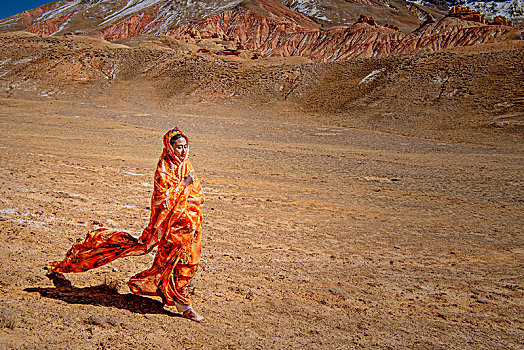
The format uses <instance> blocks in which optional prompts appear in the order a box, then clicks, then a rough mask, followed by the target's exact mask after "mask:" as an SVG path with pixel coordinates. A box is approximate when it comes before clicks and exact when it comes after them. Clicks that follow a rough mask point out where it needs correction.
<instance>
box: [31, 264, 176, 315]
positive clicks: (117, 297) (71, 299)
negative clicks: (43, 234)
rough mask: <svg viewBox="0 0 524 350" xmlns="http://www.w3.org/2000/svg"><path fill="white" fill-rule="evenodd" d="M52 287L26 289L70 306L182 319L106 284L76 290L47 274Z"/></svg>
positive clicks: (55, 275) (58, 275)
mask: <svg viewBox="0 0 524 350" xmlns="http://www.w3.org/2000/svg"><path fill="white" fill-rule="evenodd" d="M46 277H47V278H49V279H50V280H51V281H52V282H53V284H54V287H47V288H42V287H38V288H26V289H24V291H26V292H29V293H34V292H36V293H40V295H41V296H42V297H45V298H51V299H58V300H62V301H65V302H66V303H70V304H90V305H96V306H106V307H116V308H119V309H126V310H129V311H131V312H135V313H139V314H164V315H169V316H175V317H182V316H181V315H179V314H176V313H173V312H169V311H167V310H165V309H164V308H163V304H162V303H161V302H160V301H158V300H154V299H151V298H146V297H142V296H139V295H136V294H131V293H127V294H120V293H118V291H117V290H116V288H114V287H111V286H110V285H108V284H107V283H103V284H101V285H98V286H93V287H84V288H78V287H75V286H73V285H72V283H71V281H69V280H68V279H67V278H66V277H65V276H64V275H63V274H61V273H49V274H47V275H46Z"/></svg>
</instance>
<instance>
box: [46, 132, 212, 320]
mask: <svg viewBox="0 0 524 350" xmlns="http://www.w3.org/2000/svg"><path fill="white" fill-rule="evenodd" d="M188 153H189V151H188V139H187V137H186V136H185V135H184V134H183V133H182V132H181V131H180V130H179V129H178V128H177V127H175V128H174V129H172V130H169V131H168V132H167V133H166V134H165V135H164V149H163V151H162V155H161V156H160V159H159V161H158V165H157V169H156V172H155V185H154V192H153V197H152V198H151V217H150V220H149V225H148V226H147V227H146V228H145V229H144V231H143V233H142V235H141V236H140V238H139V239H136V238H134V237H133V236H131V235H130V234H128V233H125V232H120V231H115V230H110V229H107V228H100V229H98V230H95V231H92V232H89V233H88V234H87V237H86V239H85V241H84V242H83V243H81V244H75V245H73V247H72V248H71V249H70V250H69V251H68V252H67V253H66V257H65V259H64V260H63V261H56V262H52V263H49V264H48V265H47V268H48V269H49V271H50V273H60V272H64V273H67V272H83V271H87V270H89V269H92V268H96V267H99V266H102V265H105V264H107V263H108V262H111V261H113V260H115V259H117V258H121V257H125V256H130V255H143V254H147V253H148V252H150V251H151V250H152V249H153V248H154V247H157V252H156V256H155V260H154V262H153V265H152V266H151V268H149V269H148V270H145V271H143V272H141V273H139V274H137V275H135V276H134V277H132V278H131V279H130V280H129V282H127V284H128V285H129V288H130V289H131V291H132V292H133V293H135V294H139V295H156V296H160V297H161V298H162V300H163V302H164V306H165V307H166V308H176V310H178V311H179V312H182V313H183V315H184V317H186V318H188V319H190V320H193V321H196V322H201V323H204V322H207V320H206V319H205V318H204V317H202V316H200V315H199V314H198V313H196V312H195V310H193V308H192V306H191V301H190V299H189V293H188V285H189V280H190V279H191V277H193V276H194V275H195V273H196V271H197V268H198V264H199V263H200V247H201V234H202V203H203V202H204V193H203V191H202V187H201V186H200V183H199V182H198V179H197V178H196V176H195V171H194V170H193V167H192V165H191V163H190V162H189V159H188Z"/></svg>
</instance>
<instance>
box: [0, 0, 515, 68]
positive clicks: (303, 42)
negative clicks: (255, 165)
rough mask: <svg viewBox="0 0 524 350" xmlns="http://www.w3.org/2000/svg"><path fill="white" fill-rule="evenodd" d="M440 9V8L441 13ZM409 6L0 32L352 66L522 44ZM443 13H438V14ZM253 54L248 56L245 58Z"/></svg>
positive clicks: (77, 17)
mask: <svg viewBox="0 0 524 350" xmlns="http://www.w3.org/2000/svg"><path fill="white" fill-rule="evenodd" d="M439 4H440V5H439ZM439 4H429V3H424V4H417V3H414V2H409V1H404V0H352V1H346V0H310V1H303V0H284V1H283V2H281V1H276V0H229V1H217V0H207V1H186V0H173V1H165V0H128V1H124V0H114V1H110V0H69V1H56V2H53V3H50V4H47V5H44V6H42V7H39V8H36V9H33V10H31V11H25V12H24V13H21V14H18V15H15V16H12V17H10V18H8V19H5V20H2V21H0V32H8V31H20V30H23V31H27V32H30V33H35V34H42V35H67V34H83V35H89V36H93V37H97V38H101V39H105V40H109V41H115V40H122V39H127V38H131V37H135V36H142V35H167V36H170V37H172V38H174V39H177V40H181V41H185V42H187V43H194V44H199V45H201V46H202V47H203V49H204V50H209V52H211V53H218V54H233V55H240V54H243V55H244V56H249V57H251V58H256V57H260V56H262V57H275V56H276V57H288V56H302V57H305V58H308V59H324V60H348V59H353V58H357V57H376V56H387V55H392V54H409V53H414V52H419V51H438V50H441V49H444V48H448V47H456V46H471V45H477V44H480V43H489V42H495V41H501V40H513V39H517V40H518V39H521V38H522V29H519V28H514V27H512V26H511V22H510V21H507V20H506V19H505V18H503V17H496V18H495V19H494V20H493V22H491V21H490V20H486V18H485V16H484V17H483V16H482V15H481V14H480V13H476V12H475V11H471V10H469V9H468V8H466V7H457V8H458V10H457V9H456V8H452V9H451V10H452V11H451V12H450V13H449V14H447V15H446V12H443V11H442V9H441V8H444V7H445V4H443V3H439ZM437 5H439V6H440V8H439V6H437ZM246 52H249V53H246Z"/></svg>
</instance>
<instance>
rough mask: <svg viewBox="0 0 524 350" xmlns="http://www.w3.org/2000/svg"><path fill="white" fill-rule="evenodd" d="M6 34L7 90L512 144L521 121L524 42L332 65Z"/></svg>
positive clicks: (159, 42)
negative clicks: (216, 108) (234, 110)
mask: <svg viewBox="0 0 524 350" xmlns="http://www.w3.org/2000/svg"><path fill="white" fill-rule="evenodd" d="M0 40H1V41H2V45H1V49H0V50H1V51H0V52H1V55H2V58H3V60H2V62H1V63H2V64H1V67H0V74H1V75H2V77H1V78H0V79H1V81H2V94H3V95H4V96H13V97H16V96H21V95H24V94H28V93H32V94H36V95H39V96H44V97H45V98H51V99H56V98H61V96H62V95H67V96H74V97H80V96H89V97H94V96H103V95H105V94H107V95H111V94H118V96H119V98H125V99H128V100H133V98H135V97H136V98H138V99H147V100H148V101H156V102H155V103H156V104H157V105H158V106H164V107H166V106H169V105H171V104H180V103H185V104H194V103H208V104H209V103H211V104H212V103H216V104H220V105H230V106H237V105H249V106H252V108H254V109H255V110H258V111H260V112H264V113H267V114H268V115H269V116H283V117H286V118H299V117H300V116H301V115H302V114H305V115H308V116H309V118H314V119H316V120H317V121H318V122H320V123H322V124H326V125H333V126H346V127H351V126H353V127H354V126H358V127H364V128H370V129H381V130H389V131H395V132H409V133H411V134H413V135H420V136H424V137H446V138H450V137H451V138H459V139H464V140H467V139H468V138H469V139H475V138H477V137H478V135H490V137H495V139H494V140H498V139H499V138H500V139H501V142H503V140H507V139H506V136H503V135H504V134H505V133H503V134H500V133H501V129H500V128H498V127H501V128H502V127H503V128H504V130H506V131H505V132H510V133H511V132H514V131H516V130H518V131H521V130H522V111H523V99H522V98H523V81H524V76H523V74H524V73H523V72H524V64H523V62H524V57H523V54H524V51H523V50H522V47H523V42H522V41H520V40H517V41H506V42H503V43H499V44H492V45H483V46H478V49H477V51H472V50H459V49H454V50H448V51H445V52H440V53H433V54H430V53H427V54H417V55H407V56H389V57H383V58H375V59H363V60H354V61H349V62H339V63H329V64H328V63H320V62H310V63H307V62H297V61H295V62H294V61H293V60H289V59H285V60H283V59H277V58H274V59H259V60H255V61H253V60H250V59H242V58H238V57H236V56H223V53H222V50H223V49H224V47H223V46H221V45H220V44H218V43H214V45H215V46H216V48H215V49H216V51H215V52H216V53H213V52H212V51H210V50H209V49H211V50H213V48H212V47H211V46H212V45H211V44H209V43H208V46H207V47H208V49H203V48H202V44H201V45H200V46H199V45H196V44H192V45H191V44H187V43H184V42H181V41H178V40H174V39H171V38H169V37H157V36H151V37H148V36H145V37H137V38H134V39H126V40H122V41H119V42H107V41H104V40H99V39H94V38H90V37H82V36H65V37H59V36H54V37H41V36H37V35H33V34H23V33H12V34H3V35H1V36H0ZM136 86H140V89H139V91H137V90H136ZM503 120H507V122H503ZM497 126H498V127H497ZM408 130H409V131H408ZM518 134H519V132H517V133H516V134H515V135H516V136H517V135H518ZM468 135H469V136H468ZM497 135H498V136H497ZM486 141H487V140H486ZM491 142H498V141H491Z"/></svg>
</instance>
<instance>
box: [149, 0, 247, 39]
mask: <svg viewBox="0 0 524 350" xmlns="http://www.w3.org/2000/svg"><path fill="white" fill-rule="evenodd" d="M241 2H242V0H234V1H227V2H226V3H224V1H220V0H216V1H208V2H202V1H192V0H172V1H165V2H164V3H163V4H162V5H161V6H160V8H159V9H158V11H157V15H156V18H155V20H154V21H152V23H155V25H156V27H155V29H154V30H152V31H151V32H149V34H165V33H166V32H167V31H168V29H169V28H172V27H173V26H177V25H180V24H182V22H183V21H184V20H186V19H187V18H188V17H192V18H194V19H199V18H202V17H206V16H209V15H212V14H214V13H217V12H221V11H226V10H228V9H230V8H233V7H234V6H236V5H238V4H239V3H241ZM159 23H160V24H159ZM147 27H148V26H147ZM147 27H146V28H147Z"/></svg>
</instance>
